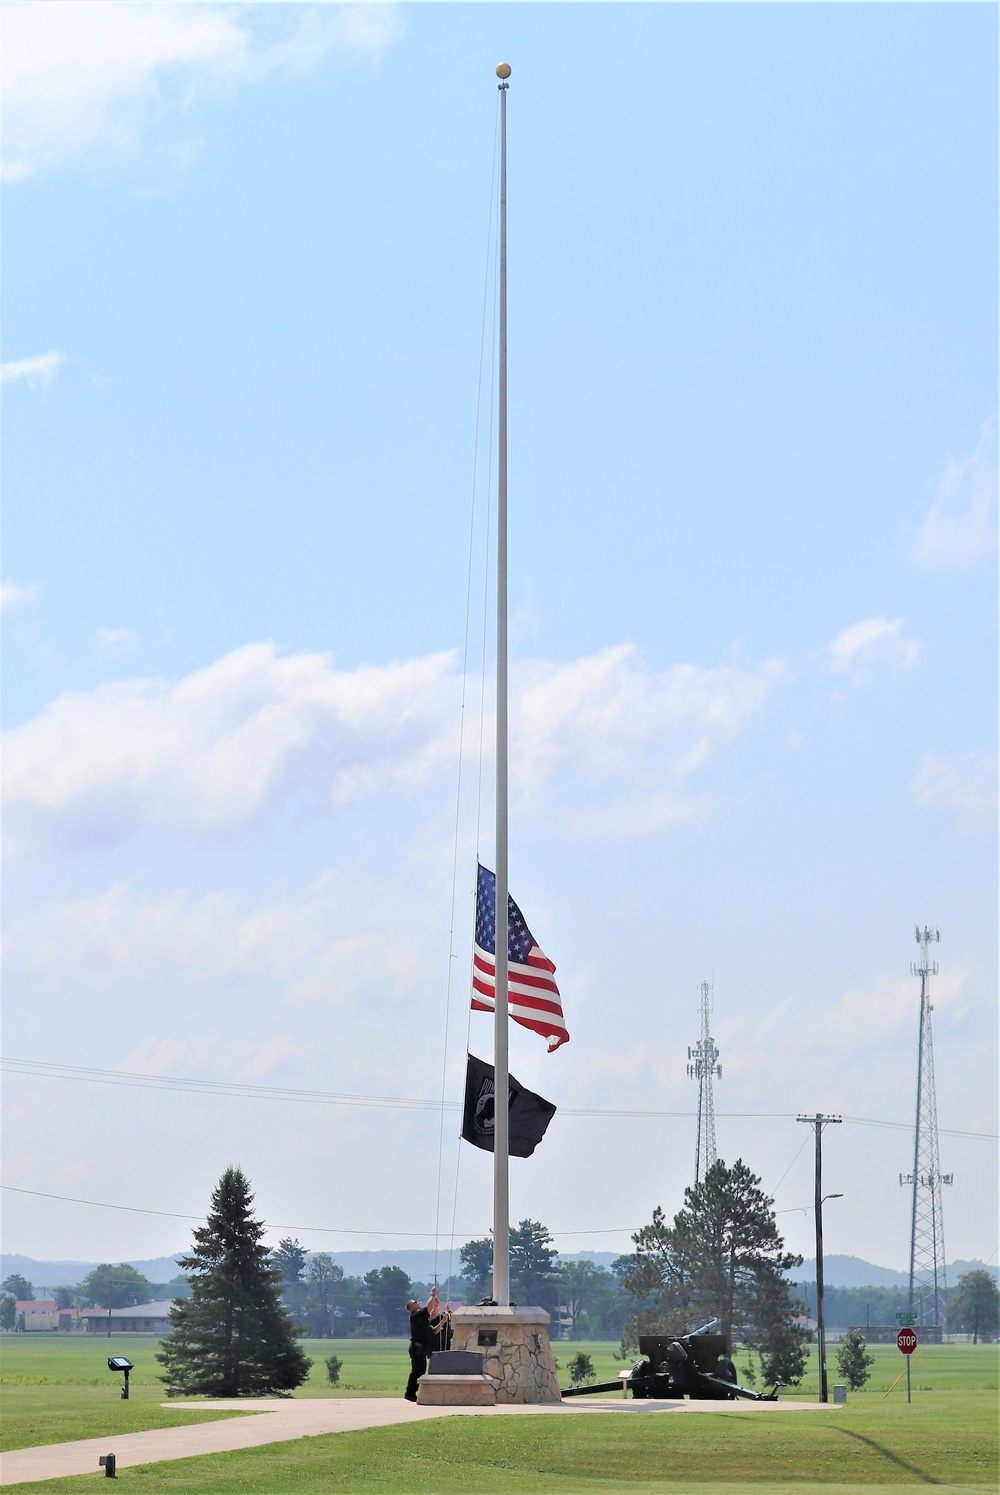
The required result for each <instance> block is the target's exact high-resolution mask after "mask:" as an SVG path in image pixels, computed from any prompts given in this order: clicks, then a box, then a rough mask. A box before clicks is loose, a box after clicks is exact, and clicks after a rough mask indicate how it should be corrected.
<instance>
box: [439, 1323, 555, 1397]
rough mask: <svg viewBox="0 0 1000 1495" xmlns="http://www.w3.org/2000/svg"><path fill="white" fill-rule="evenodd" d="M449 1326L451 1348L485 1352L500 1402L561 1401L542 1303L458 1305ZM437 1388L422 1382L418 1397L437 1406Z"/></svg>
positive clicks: (485, 1365) (486, 1363)
mask: <svg viewBox="0 0 1000 1495" xmlns="http://www.w3.org/2000/svg"><path fill="white" fill-rule="evenodd" d="M451 1327H452V1342H451V1347H452V1349H453V1350H474V1351H478V1353H479V1354H480V1355H482V1356H483V1357H484V1358H483V1371H484V1372H485V1374H486V1375H487V1376H488V1377H489V1378H490V1380H491V1382H492V1383H493V1384H494V1385H495V1386H496V1399H497V1403H498V1405H503V1404H506V1403H510V1402H519V1403H538V1402H561V1401H562V1392H561V1391H560V1390H559V1382H558V1380H557V1379H556V1367H555V1362H554V1361H553V1359H552V1350H551V1347H550V1345H549V1315H548V1314H547V1313H546V1312H545V1309H544V1308H538V1307H536V1306H534V1305H529V1306H527V1307H525V1308H488V1307H475V1308H474V1307H463V1308H456V1309H454V1310H453V1312H452V1316H451ZM435 1379H437V1378H435ZM441 1379H444V1378H443V1377H442V1378H441ZM425 1391H426V1392H428V1393H429V1394H428V1395H427V1396H425V1394H424V1393H425ZM433 1394H434V1388H433V1387H429V1386H426V1385H421V1387H420V1391H419V1393H418V1400H419V1401H420V1402H421V1403H424V1404H429V1405H432V1406H433V1405H435V1403H434V1402H433V1401H431V1396H432V1395H433ZM453 1395H454V1392H453V1393H452V1396H453ZM452 1405H454V1402H452Z"/></svg>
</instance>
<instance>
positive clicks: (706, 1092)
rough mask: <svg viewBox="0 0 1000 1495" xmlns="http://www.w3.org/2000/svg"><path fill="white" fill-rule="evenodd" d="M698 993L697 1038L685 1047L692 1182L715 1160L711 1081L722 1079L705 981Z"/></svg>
mask: <svg viewBox="0 0 1000 1495" xmlns="http://www.w3.org/2000/svg"><path fill="white" fill-rule="evenodd" d="M699 990H700V992H701V1037H700V1038H699V1040H698V1042H697V1043H696V1044H695V1046H694V1048H689V1049H688V1059H689V1061H690V1062H689V1064H688V1067H687V1072H688V1078H689V1079H692V1080H697V1081H698V1135H697V1141H696V1143H695V1153H694V1182H695V1187H696V1188H697V1186H698V1184H699V1183H700V1182H701V1180H702V1179H703V1178H704V1177H705V1174H706V1173H707V1172H708V1170H709V1168H711V1166H712V1164H713V1163H714V1162H715V1157H716V1153H715V1097H714V1095H713V1094H712V1084H713V1082H714V1080H715V1079H716V1078H718V1079H720V1080H721V1079H722V1065H721V1064H719V1062H718V1059H719V1051H718V1049H717V1048H716V1047H715V1040H714V1039H713V1037H712V1035H711V1033H710V1032H709V1018H710V1015H711V1011H712V988H711V986H710V985H709V983H708V982H707V981H703V982H702V983H701V986H700V987H699Z"/></svg>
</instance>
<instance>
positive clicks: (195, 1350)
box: [156, 1168, 312, 1397]
mask: <svg viewBox="0 0 1000 1495" xmlns="http://www.w3.org/2000/svg"><path fill="white" fill-rule="evenodd" d="M252 1204H253V1194H252V1193H251V1191H250V1184H249V1182H248V1180H247V1178H246V1176H245V1175H244V1173H243V1172H242V1171H241V1169H239V1168H227V1169H226V1171H225V1173H223V1175H222V1177H221V1179H220V1180H219V1183H218V1185H217V1187H216V1188H215V1190H214V1192H213V1194H212V1207H211V1209H210V1210H209V1214H208V1219H207V1221H206V1223H205V1224H204V1225H203V1226H202V1227H201V1228H200V1229H198V1230H196V1231H195V1232H194V1250H193V1251H192V1252H191V1255H190V1256H185V1257H184V1258H183V1259H182V1260H181V1263H180V1265H181V1267H182V1269H183V1270H184V1272H185V1273H187V1274H188V1278H189V1281H190V1283H191V1296H190V1298H180V1299H177V1300H175V1302H174V1304H173V1307H172V1308H171V1310H170V1331H169V1333H168V1334H167V1336H166V1338H165V1339H164V1340H163V1343H162V1346H161V1349H160V1353H159V1354H158V1355H157V1357H156V1358H157V1360H159V1362H160V1364H161V1365H163V1366H164V1367H165V1374H164V1375H163V1376H161V1378H160V1379H161V1380H163V1381H165V1382H166V1383H167V1394H168V1396H185V1395H189V1394H191V1393H194V1394H200V1395H203V1396H227V1397H229V1396H262V1395H266V1394H268V1393H271V1392H276V1391H277V1392H288V1391H292V1390H294V1388H295V1387H296V1386H299V1385H301V1384H302V1382H303V1381H304V1380H305V1378H306V1376H307V1375H308V1374H309V1367H310V1365H311V1363H312V1362H311V1361H310V1360H309V1359H308V1358H307V1357H306V1355H305V1354H304V1352H303V1350H302V1347H301V1345H299V1344H298V1342H297V1339H296V1331H295V1325H294V1324H293V1323H292V1320H291V1318H290V1317H289V1315H288V1313H287V1312H286V1310H285V1308H284V1306H283V1304H282V1301H281V1272H280V1271H279V1270H278V1269H277V1268H276V1267H275V1266H273V1265H272V1261H271V1253H270V1252H269V1251H268V1249H267V1247H266V1246H264V1245H263V1244H262V1241H261V1237H262V1236H263V1234H264V1226H263V1225H262V1224H261V1222H260V1221H259V1220H255V1219H254V1217H253V1214H252V1213H251V1208H250V1207H251V1205H252Z"/></svg>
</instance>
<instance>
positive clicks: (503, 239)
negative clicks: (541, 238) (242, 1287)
mask: <svg viewBox="0 0 1000 1495" xmlns="http://www.w3.org/2000/svg"><path fill="white" fill-rule="evenodd" d="M497 76H498V78H499V79H500V368H499V381H498V382H499V395H500V399H499V410H498V418H497V785H496V794H497V801H496V810H497V846H496V854H497V880H496V894H497V917H496V945H495V947H494V948H495V952H496V1000H495V1003H494V1016H493V1056H494V1057H493V1068H494V1075H495V1080H496V1094H495V1099H494V1104H495V1112H494V1114H495V1122H494V1131H493V1297H494V1299H495V1301H496V1302H497V1303H498V1304H500V1305H501V1306H502V1307H506V1306H507V1305H508V1304H509V1303H510V1189H509V1176H508V1175H509V1169H508V1154H509V1139H508V1127H507V1091H508V1075H509V1060H508V1055H507V899H508V896H509V891H508V865H507V79H508V78H509V76H510V67H509V66H508V65H507V63H504V62H502V63H500V65H499V67H498V68H497Z"/></svg>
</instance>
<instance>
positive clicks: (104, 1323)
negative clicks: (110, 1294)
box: [84, 1298, 173, 1334]
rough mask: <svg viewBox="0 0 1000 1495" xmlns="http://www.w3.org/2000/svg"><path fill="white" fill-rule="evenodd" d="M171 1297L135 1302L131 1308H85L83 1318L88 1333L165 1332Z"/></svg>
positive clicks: (168, 1319)
mask: <svg viewBox="0 0 1000 1495" xmlns="http://www.w3.org/2000/svg"><path fill="white" fill-rule="evenodd" d="M172 1306H173V1299H172V1298H167V1299H166V1300H165V1301H164V1302H161V1303H137V1304H135V1306H134V1307H132V1308H112V1309H111V1312H110V1313H109V1312H108V1310H107V1309H106V1308H87V1309H85V1310H84V1318H85V1319H86V1323H87V1332H88V1334H107V1333H108V1331H109V1330H110V1332H111V1333H112V1334H166V1332H167V1330H168V1329H169V1328H170V1309H171V1307H172Z"/></svg>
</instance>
